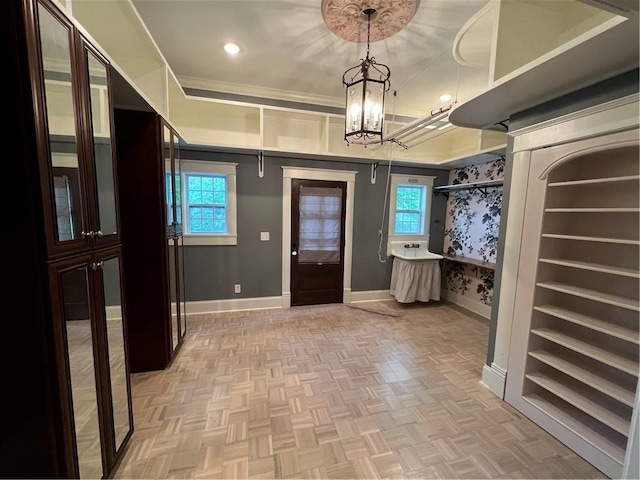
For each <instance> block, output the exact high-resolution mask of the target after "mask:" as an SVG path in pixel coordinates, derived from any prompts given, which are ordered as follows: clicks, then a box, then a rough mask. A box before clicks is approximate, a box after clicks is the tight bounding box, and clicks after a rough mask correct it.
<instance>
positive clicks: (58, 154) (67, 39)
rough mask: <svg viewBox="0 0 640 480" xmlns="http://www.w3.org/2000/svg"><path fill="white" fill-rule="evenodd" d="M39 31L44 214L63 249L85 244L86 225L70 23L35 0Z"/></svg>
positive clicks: (53, 243) (55, 244)
mask: <svg viewBox="0 0 640 480" xmlns="http://www.w3.org/2000/svg"><path fill="white" fill-rule="evenodd" d="M38 30H39V32H38V33H39V36H40V41H41V52H40V54H41V59H40V60H41V64H42V74H43V79H44V80H43V82H44V84H43V88H44V91H43V97H44V109H43V110H44V111H45V112H46V114H45V115H46V118H43V119H42V121H43V122H45V123H46V134H45V137H44V138H43V139H42V141H40V142H39V147H40V148H46V149H47V150H46V151H43V152H42V153H41V155H40V157H41V158H43V159H44V158H46V159H47V161H46V164H44V165H43V172H46V173H43V175H42V176H41V177H42V179H43V192H44V196H45V201H46V202H47V203H48V204H50V209H49V210H50V211H51V217H47V218H46V222H47V225H46V227H47V232H48V235H47V238H48V243H49V248H50V250H51V251H54V252H61V251H68V250H70V249H77V248H79V246H82V245H83V244H85V243H86V242H85V240H83V239H84V238H87V237H86V236H87V233H88V232H89V230H90V229H89V225H88V224H89V219H88V215H87V208H86V205H85V197H84V191H83V188H84V184H85V177H86V173H85V172H84V171H83V170H82V168H81V165H80V160H79V158H80V157H79V150H78V111H79V109H78V105H77V104H76V95H75V93H76V91H77V85H76V80H75V79H76V78H77V77H76V73H75V68H74V65H75V62H74V61H73V59H72V52H73V49H72V48H71V44H72V38H73V37H72V29H71V25H69V24H68V23H67V21H66V20H63V19H62V18H61V17H59V16H58V15H56V14H54V13H53V12H52V11H50V10H49V9H47V8H46V7H45V6H43V5H41V4H38ZM44 130H45V129H43V131H44ZM47 197H48V198H47ZM87 240H88V238H87ZM74 244H75V246H74ZM87 246H88V244H87Z"/></svg>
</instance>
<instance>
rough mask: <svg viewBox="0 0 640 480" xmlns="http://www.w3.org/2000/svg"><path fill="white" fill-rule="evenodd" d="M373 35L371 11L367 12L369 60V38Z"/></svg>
mask: <svg viewBox="0 0 640 480" xmlns="http://www.w3.org/2000/svg"><path fill="white" fill-rule="evenodd" d="M370 36H371V11H368V12H367V60H368V59H369V38H370Z"/></svg>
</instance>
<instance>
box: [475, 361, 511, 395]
mask: <svg viewBox="0 0 640 480" xmlns="http://www.w3.org/2000/svg"><path fill="white" fill-rule="evenodd" d="M506 380H507V372H506V370H504V369H502V368H500V367H499V366H497V365H496V364H495V363H492V364H491V366H489V365H485V366H484V367H482V380H480V384H481V385H483V386H484V387H486V388H488V389H489V391H490V392H491V393H493V394H494V395H496V396H498V397H500V398H504V386H505V384H506Z"/></svg>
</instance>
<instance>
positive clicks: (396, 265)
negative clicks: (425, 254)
mask: <svg viewBox="0 0 640 480" xmlns="http://www.w3.org/2000/svg"><path fill="white" fill-rule="evenodd" d="M440 281H441V273H440V260H436V259H431V260H403V259H401V258H398V257H394V258H393V268H392V270H391V288H390V291H391V295H393V296H394V297H395V298H396V301H398V302H400V303H412V302H415V301H416V300H417V301H419V302H428V301H429V300H440Z"/></svg>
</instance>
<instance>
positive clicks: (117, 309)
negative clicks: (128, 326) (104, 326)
mask: <svg viewBox="0 0 640 480" xmlns="http://www.w3.org/2000/svg"><path fill="white" fill-rule="evenodd" d="M105 312H106V314H107V320H121V319H122V307H121V306H120V305H107V306H106V307H105Z"/></svg>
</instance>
